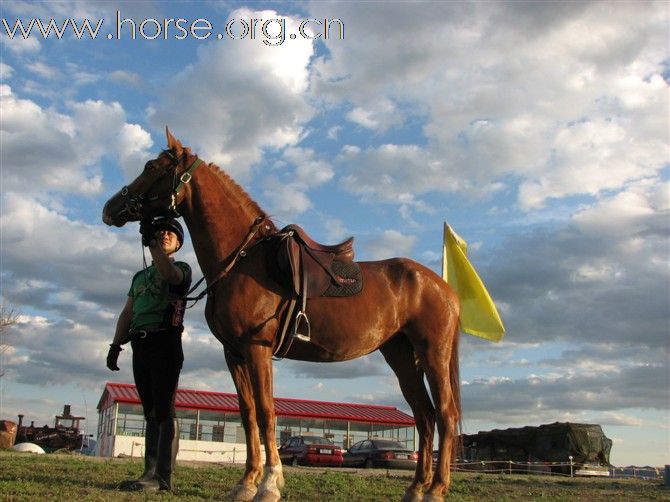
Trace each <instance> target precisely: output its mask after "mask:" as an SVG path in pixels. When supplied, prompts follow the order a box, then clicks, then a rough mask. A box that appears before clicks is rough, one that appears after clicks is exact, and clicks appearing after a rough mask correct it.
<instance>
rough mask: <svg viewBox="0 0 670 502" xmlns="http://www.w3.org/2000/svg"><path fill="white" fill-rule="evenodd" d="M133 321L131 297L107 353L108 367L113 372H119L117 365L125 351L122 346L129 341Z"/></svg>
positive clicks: (117, 323)
mask: <svg viewBox="0 0 670 502" xmlns="http://www.w3.org/2000/svg"><path fill="white" fill-rule="evenodd" d="M132 320H133V297H132V296H129V297H128V299H127V300H126V304H125V305H124V306H123V309H122V310H121V313H120V314H119V319H118V320H117V321H116V331H115V332H114V339H113V340H112V343H111V344H110V345H109V351H108V352H107V367H108V368H109V369H110V370H112V371H119V366H118V364H117V362H118V359H119V354H120V353H121V351H122V350H123V349H122V348H121V345H122V344H124V343H126V342H127V341H128V332H129V331H130V323H131V321H132Z"/></svg>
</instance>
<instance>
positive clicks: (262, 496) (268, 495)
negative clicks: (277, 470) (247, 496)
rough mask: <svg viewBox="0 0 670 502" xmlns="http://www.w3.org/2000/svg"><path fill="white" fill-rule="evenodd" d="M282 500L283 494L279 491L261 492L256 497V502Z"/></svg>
mask: <svg viewBox="0 0 670 502" xmlns="http://www.w3.org/2000/svg"><path fill="white" fill-rule="evenodd" d="M279 499H281V494H280V493H279V491H275V490H264V491H259V492H258V493H257V494H256V496H255V497H254V502H277V501H278V500H279Z"/></svg>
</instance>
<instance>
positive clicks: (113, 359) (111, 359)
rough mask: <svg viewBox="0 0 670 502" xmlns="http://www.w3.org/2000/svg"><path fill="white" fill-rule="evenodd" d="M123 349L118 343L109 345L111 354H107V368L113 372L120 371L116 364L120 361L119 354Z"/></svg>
mask: <svg viewBox="0 0 670 502" xmlns="http://www.w3.org/2000/svg"><path fill="white" fill-rule="evenodd" d="M122 350H123V349H122V348H121V345H119V344H117V343H110V344H109V352H107V367H108V368H109V369H110V370H112V371H119V367H118V365H117V364H116V363H117V361H118V360H119V354H120V353H121V351H122Z"/></svg>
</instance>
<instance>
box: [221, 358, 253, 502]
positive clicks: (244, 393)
mask: <svg viewBox="0 0 670 502" xmlns="http://www.w3.org/2000/svg"><path fill="white" fill-rule="evenodd" d="M226 362H227V363H228V369H229V370H230V374H231V376H232V378H233V382H234V383H235V388H236V389H237V399H238V402H239V405H240V417H241V420H242V427H243V428H244V434H245V437H246V442H247V462H246V468H245V470H244V474H243V475H242V477H241V478H240V480H239V481H238V482H237V484H236V485H235V486H234V487H233V489H232V490H231V491H230V493H229V498H230V500H232V501H234V502H249V501H251V500H253V498H254V496H255V495H256V492H257V489H256V484H257V483H258V481H259V479H260V477H261V474H262V469H261V443H260V436H259V435H258V424H257V421H256V404H255V401H254V396H253V392H254V391H253V386H252V384H251V376H250V374H249V368H248V366H247V365H246V362H245V361H241V360H239V359H237V358H235V357H234V356H231V355H230V354H229V353H228V351H226Z"/></svg>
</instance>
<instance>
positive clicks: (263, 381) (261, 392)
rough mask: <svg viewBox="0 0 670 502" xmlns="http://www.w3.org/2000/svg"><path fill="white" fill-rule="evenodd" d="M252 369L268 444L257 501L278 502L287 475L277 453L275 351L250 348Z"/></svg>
mask: <svg viewBox="0 0 670 502" xmlns="http://www.w3.org/2000/svg"><path fill="white" fill-rule="evenodd" d="M248 360H249V370H250V373H251V381H252V385H253V390H254V397H255V399H256V410H257V418H258V425H259V427H260V433H261V434H262V435H263V442H264V444H265V475H264V476H263V479H262V481H261V484H260V485H259V486H258V493H257V494H256V498H255V499H254V502H276V501H278V500H279V499H280V498H281V493H280V490H281V489H282V488H284V474H283V471H282V465H281V460H280V459H279V452H278V450H277V440H276V435H275V407H274V400H273V398H272V349H271V348H270V347H267V346H263V345H252V346H251V347H250V348H249V358H248Z"/></svg>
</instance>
